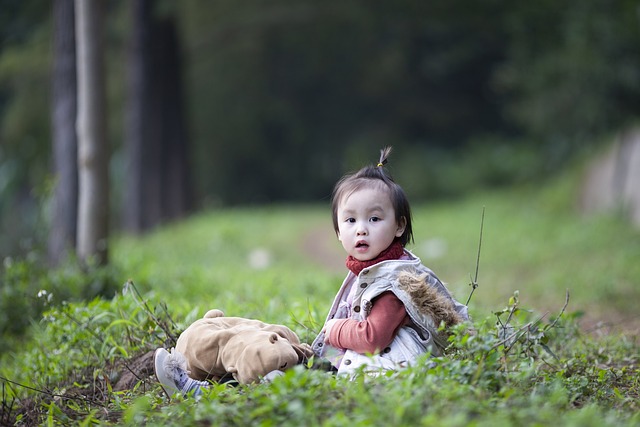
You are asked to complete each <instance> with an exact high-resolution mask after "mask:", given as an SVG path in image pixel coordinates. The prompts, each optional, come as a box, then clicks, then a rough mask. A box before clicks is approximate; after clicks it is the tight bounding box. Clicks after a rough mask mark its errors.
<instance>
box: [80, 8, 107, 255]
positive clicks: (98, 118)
mask: <svg viewBox="0 0 640 427" xmlns="http://www.w3.org/2000/svg"><path fill="white" fill-rule="evenodd" d="M75 6H76V37H77V39H76V40H77V45H76V46H77V72H78V76H77V78H78V118H77V132H78V171H79V196H78V240H77V249H76V250H77V254H78V257H79V258H80V259H82V260H85V261H87V260H89V259H90V258H92V257H95V258H96V260H97V261H98V262H99V263H106V262H107V258H108V257H107V255H108V250H107V237H108V222H109V221H108V219H109V179H108V178H109V177H108V160H109V150H108V149H107V138H106V110H105V78H104V40H103V2H102V1H99V0H94V1H85V0H76V2H75Z"/></svg>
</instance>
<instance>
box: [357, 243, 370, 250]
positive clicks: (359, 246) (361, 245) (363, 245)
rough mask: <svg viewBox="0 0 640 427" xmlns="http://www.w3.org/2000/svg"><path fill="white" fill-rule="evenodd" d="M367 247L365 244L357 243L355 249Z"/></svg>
mask: <svg viewBox="0 0 640 427" xmlns="http://www.w3.org/2000/svg"><path fill="white" fill-rule="evenodd" d="M368 247H369V245H368V244H367V243H366V242H358V243H356V249H360V248H368Z"/></svg>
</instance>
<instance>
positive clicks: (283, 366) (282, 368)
mask: <svg viewBox="0 0 640 427" xmlns="http://www.w3.org/2000/svg"><path fill="white" fill-rule="evenodd" d="M286 367H287V364H286V363H285V364H284V365H282V366H280V370H281V371H284V370H285V368H286Z"/></svg>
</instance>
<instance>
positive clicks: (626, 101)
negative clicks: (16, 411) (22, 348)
mask: <svg viewBox="0 0 640 427" xmlns="http://www.w3.org/2000/svg"><path fill="white" fill-rule="evenodd" d="M52 4H53V3H50V2H41V1H37V0H24V1H21V2H15V1H12V0H1V1H0V40H1V44H0V141H1V145H0V224H1V225H2V233H1V235H0V254H1V255H3V256H6V255H9V254H12V255H16V254H24V253H26V252H28V251H29V250H31V249H33V248H37V247H38V245H42V244H43V242H44V241H45V240H46V236H47V235H48V232H49V229H48V227H49V223H50V221H49V212H48V210H47V209H48V201H49V199H50V197H51V193H52V187H53V185H54V183H55V176H53V175H52V168H51V164H52V158H51V101H52V100H51V89H50V86H51V69H52V60H53V53H52V39H53V28H52V27H53V25H52ZM105 4H106V8H105V11H104V19H105V22H106V29H105V34H106V35H105V54H106V68H107V98H108V100H107V103H108V125H109V127H108V140H109V145H110V150H111V159H110V171H111V175H110V180H111V192H112V194H111V207H110V209H111V210H112V211H113V214H112V216H111V222H112V227H113V228H112V229H113V230H119V229H121V222H122V216H123V214H122V212H123V210H124V209H125V207H126V202H125V201H124V200H125V193H126V190H127V187H128V186H129V184H130V178H129V175H127V173H126V164H127V161H128V159H127V156H128V152H127V150H126V145H127V138H128V136H127V133H126V129H125V128H126V123H127V120H129V118H128V117H127V114H128V113H127V111H128V110H127V103H128V102H129V101H128V100H129V98H130V96H131V86H130V85H129V83H128V80H127V79H128V77H127V75H128V73H130V71H128V67H130V66H131V62H132V61H131V58H132V57H131V51H132V38H133V37H134V35H135V31H136V30H139V29H140V28H142V24H143V23H141V22H140V15H139V14H138V15H136V13H135V8H136V7H138V8H142V9H144V10H146V12H147V19H148V21H150V22H151V23H152V24H153V23H155V24H158V28H165V30H162V29H161V30H156V31H157V32H156V33H151V36H149V37H151V39H150V40H149V41H148V46H151V47H153V46H164V45H161V44H160V43H159V42H158V40H159V37H160V35H162V34H165V33H166V32H167V30H166V28H167V27H170V28H173V30H174V33H175V34H174V35H175V38H176V40H177V48H175V49H174V50H172V52H173V53H176V52H177V54H176V55H173V56H171V58H172V60H168V59H167V52H168V51H167V50H164V51H163V50H162V49H161V48H158V49H156V50H158V52H155V53H154V54H155V55H157V56H158V57H160V58H164V62H163V63H161V64H162V65H161V66H158V67H156V68H155V69H153V70H152V73H151V74H152V75H153V74H154V73H155V74H160V73H161V72H166V71H167V70H169V69H170V70H173V71H176V73H175V74H174V75H175V76H177V77H176V78H175V79H174V80H175V82H176V83H177V84H178V85H179V88H180V93H181V97H180V99H181V103H180V104H179V105H177V108H178V113H179V114H180V115H183V116H184V122H185V126H184V136H183V137H182V138H181V139H180V144H182V146H183V147H182V148H183V149H184V151H185V152H186V153H187V159H186V165H187V170H188V174H189V192H188V193H189V195H190V212H194V211H197V210H199V209H202V208H216V207H221V206H231V205H264V204H268V203H273V202H305V203H308V202H320V203H325V202H326V201H327V199H328V196H329V194H330V191H331V187H332V185H333V183H334V182H335V181H336V179H337V178H339V177H340V176H341V175H342V174H343V173H344V172H346V171H349V170H352V169H355V168H358V167H360V166H361V165H362V164H364V163H368V162H374V161H376V158H377V153H378V150H379V149H380V148H381V147H382V146H384V145H393V146H394V148H395V154H394V155H393V156H392V158H391V165H390V166H391V171H392V173H393V175H394V176H395V178H396V179H397V180H398V181H399V182H400V183H401V184H402V185H403V186H404V187H405V189H406V190H407V191H408V193H409V195H410V197H411V199H412V200H413V201H414V202H416V203H420V202H425V201H434V200H443V199H455V198H460V197H462V196H465V195H468V194H472V193H474V192H477V191H478V190H480V189H484V188H495V187H502V186H513V185H532V186H543V185H544V184H545V183H546V182H548V180H549V178H550V177H554V176H556V175H557V174H558V173H560V172H562V171H563V170H564V169H566V168H567V167H568V165H571V164H572V163H571V162H574V161H575V159H576V158H578V159H582V158H584V157H585V156H588V155H590V154H591V153H592V152H593V151H594V147H596V148H597V147H598V146H600V145H602V144H606V143H608V142H610V141H611V140H612V139H613V137H614V136H615V135H616V134H617V133H619V132H621V131H623V130H624V129H626V128H628V127H629V126H632V125H633V124H635V122H637V113H638V110H639V100H640V96H639V95H640V53H639V51H638V48H637V47H638V45H640V43H639V42H640V25H638V19H639V18H638V16H639V12H638V3H637V1H626V0H616V1H605V0H585V1H573V2H569V3H566V2H555V1H546V0H545V1H538V2H533V3H532V2H529V1H522V0H517V1H499V0H484V1H478V2H469V1H459V0H456V1H449V2H425V1H423V0H401V1H394V2H385V1H364V0H362V1H357V0H355V1H323V2H319V1H311V0H299V1H281V0H274V1H269V2H264V1H204V0H185V1H180V2H174V1H169V0H157V1H150V0H149V1H143V0H140V1H132V2H128V1H109V2H106V3H105ZM161 25H165V26H164V27H162V26H161ZM163 31H164V33H163ZM154 34H155V36H154ZM153 37H156V38H153ZM163 55H164V56H163ZM152 125H153V124H152ZM156 125H157V126H159V124H156ZM149 150H151V149H149ZM148 155H149V158H150V157H151V156H152V155H153V154H152V153H151V152H150V151H149V153H148Z"/></svg>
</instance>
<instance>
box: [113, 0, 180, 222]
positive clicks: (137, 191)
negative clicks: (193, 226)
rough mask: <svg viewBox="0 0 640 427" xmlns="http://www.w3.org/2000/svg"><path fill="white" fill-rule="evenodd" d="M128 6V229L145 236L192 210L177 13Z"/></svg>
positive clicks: (143, 1)
mask: <svg viewBox="0 0 640 427" xmlns="http://www.w3.org/2000/svg"><path fill="white" fill-rule="evenodd" d="M157 4H158V3H157V2H156V1H154V0H135V1H132V2H131V3H130V7H131V16H132V22H133V25H132V33H131V45H130V48H129V53H128V57H129V60H128V70H127V71H128V91H127V93H128V99H127V111H126V114H127V118H126V125H125V126H126V129H125V151H126V156H127V161H128V164H127V179H126V182H127V185H126V186H125V204H124V212H123V214H124V218H123V223H124V227H125V228H126V229H127V230H129V231H131V232H136V233H137V232H141V231H144V230H147V229H149V228H152V227H154V226H156V225H158V224H160V223H161V222H162V221H164V220H167V219H173V218H177V217H180V216H182V215H183V214H184V213H185V212H186V211H188V209H189V207H190V199H191V198H190V194H191V192H190V188H189V187H190V186H189V177H188V170H189V168H188V167H187V160H188V159H187V137H186V130H185V127H186V125H185V119H184V111H183V99H182V98H183V91H182V75H181V65H182V60H181V55H180V43H179V37H178V31H177V28H176V23H175V13H173V11H172V10H170V9H169V10H164V13H161V12H160V11H159V10H158V8H157V7H156V5H157Z"/></svg>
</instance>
